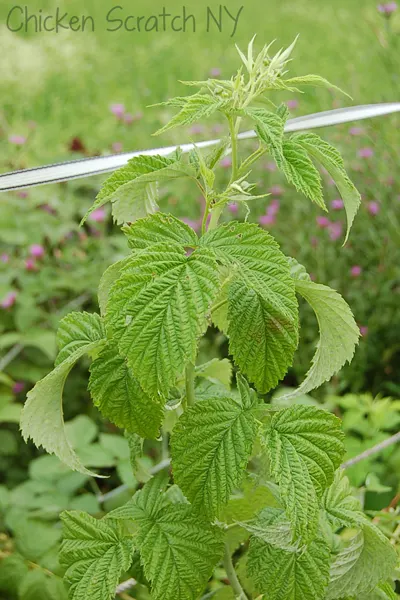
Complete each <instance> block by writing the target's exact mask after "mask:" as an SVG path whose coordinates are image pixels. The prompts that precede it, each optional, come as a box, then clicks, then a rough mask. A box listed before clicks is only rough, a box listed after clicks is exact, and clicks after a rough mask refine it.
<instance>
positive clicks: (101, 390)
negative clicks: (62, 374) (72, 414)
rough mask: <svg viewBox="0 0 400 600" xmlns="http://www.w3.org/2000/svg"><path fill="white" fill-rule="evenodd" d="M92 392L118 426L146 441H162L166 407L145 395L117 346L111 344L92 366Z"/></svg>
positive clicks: (101, 407) (106, 414) (100, 406)
mask: <svg viewBox="0 0 400 600" xmlns="http://www.w3.org/2000/svg"><path fill="white" fill-rule="evenodd" d="M89 390H90V392H91V395H92V398H93V401H94V404H95V405H96V406H98V408H99V409H100V411H101V412H102V414H103V415H104V416H105V417H106V418H107V419H109V420H110V421H112V422H113V423H114V424H115V425H117V426H118V427H121V428H124V429H126V430H127V431H129V432H132V433H137V434H139V435H141V436H142V437H144V438H146V437H147V438H156V437H158V435H159V431H160V425H161V421H162V419H163V415H164V411H163V407H162V405H161V404H160V403H158V402H157V401H155V400H153V399H152V398H150V397H149V396H148V395H147V394H145V393H144V392H143V390H142V389H141V387H140V385H139V383H138V381H137V379H136V378H135V377H134V376H133V374H132V371H131V370H130V368H129V367H128V365H127V362H126V359H124V358H123V357H122V356H120V355H119V354H118V346H117V343H116V342H108V343H107V345H106V347H105V348H103V350H102V351H101V353H100V355H99V356H98V357H97V359H96V360H95V361H94V362H93V363H92V365H91V367H90V381H89Z"/></svg>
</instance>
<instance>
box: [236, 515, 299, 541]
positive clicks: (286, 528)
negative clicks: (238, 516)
mask: <svg viewBox="0 0 400 600" xmlns="http://www.w3.org/2000/svg"><path fill="white" fill-rule="evenodd" d="M238 523H239V525H242V527H244V528H245V529H246V530H247V531H248V532H249V533H251V534H252V535H253V536H254V537H256V538H258V539H260V540H262V541H263V542H265V543H266V544H269V545H271V546H274V547H276V548H280V549H281V550H285V551H287V552H296V551H297V550H298V549H299V544H298V543H297V542H296V543H293V532H292V526H291V523H290V521H288V520H287V517H286V515H285V512H284V511H283V510H282V509H281V508H276V507H268V508H265V509H264V510H262V511H261V512H260V513H259V514H258V515H257V517H256V518H255V519H251V520H249V521H247V522H246V523H243V522H240V521H238Z"/></svg>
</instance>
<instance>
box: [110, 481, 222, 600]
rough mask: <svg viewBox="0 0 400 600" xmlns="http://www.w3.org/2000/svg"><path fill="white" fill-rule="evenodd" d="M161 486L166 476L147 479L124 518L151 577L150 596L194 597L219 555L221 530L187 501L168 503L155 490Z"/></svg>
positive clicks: (162, 598)
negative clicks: (131, 522) (130, 523)
mask: <svg viewBox="0 0 400 600" xmlns="http://www.w3.org/2000/svg"><path fill="white" fill-rule="evenodd" d="M164 489H165V479H164V481H163V480H162V479H161V480H160V478H159V477H155V478H153V479H152V480H150V481H149V482H148V483H147V484H146V485H145V486H144V488H143V489H142V490H141V491H139V492H137V493H136V494H135V496H134V497H133V500H132V501H131V502H130V503H129V505H130V507H129V511H128V514H127V518H131V519H133V520H134V523H135V525H136V527H137V528H138V530H137V532H136V534H135V538H134V539H135V544H136V545H137V546H138V548H139V550H140V556H141V562H142V564H143V566H144V572H145V576H146V578H147V579H148V580H149V581H150V582H151V597H152V598H153V599H154V600H197V598H198V597H199V595H200V594H201V592H202V591H203V589H204V587H205V585H206V584H207V581H208V579H209V577H210V576H211V574H212V572H213V569H214V567H215V565H216V563H217V562H218V560H219V559H220V558H221V555H222V552H223V541H222V538H223V534H222V532H221V530H220V529H219V528H217V527H213V526H212V525H210V523H208V522H207V521H206V520H203V519H202V518H201V517H199V516H198V515H197V514H196V513H194V512H193V508H192V507H191V506H190V505H189V504H179V503H178V504H177V503H171V502H169V501H168V498H167V497H166V495H165V494H162V493H160V492H162V491H163V490H164ZM121 510H122V509H117V511H119V512H120V513H121ZM117 511H113V513H110V516H111V518H115V516H114V515H115V513H116V512H117ZM117 516H118V515H117ZM102 600H103V599H102Z"/></svg>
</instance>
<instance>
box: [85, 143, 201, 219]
mask: <svg viewBox="0 0 400 600" xmlns="http://www.w3.org/2000/svg"><path fill="white" fill-rule="evenodd" d="M195 175H196V174H195V172H194V170H193V169H192V167H190V165H187V164H185V163H183V162H181V161H180V160H177V159H176V157H174V158H168V157H166V156H159V155H155V156H147V155H141V156H137V157H135V158H132V159H131V160H129V161H128V163H127V164H126V165H125V166H124V167H122V168H121V169H118V171H115V172H114V173H113V174H112V175H111V176H110V177H109V178H108V179H107V180H106V181H105V182H104V184H103V187H102V188H101V190H100V192H99V194H98V195H97V197H96V200H95V202H94V204H93V206H92V207H91V208H90V209H89V211H88V212H87V213H86V215H85V216H84V218H83V219H82V224H83V223H84V222H85V221H86V219H87V217H88V216H89V215H90V214H91V213H92V212H93V211H94V210H95V209H96V208H99V207H100V206H103V205H104V204H106V203H107V202H112V203H113V215H114V219H115V220H116V222H117V223H118V224H121V223H123V222H127V221H136V219H140V218H142V217H145V216H146V215H147V214H148V213H153V212H155V211H156V210H157V183H158V182H160V181H166V180H170V179H177V178H179V177H194V176H195Z"/></svg>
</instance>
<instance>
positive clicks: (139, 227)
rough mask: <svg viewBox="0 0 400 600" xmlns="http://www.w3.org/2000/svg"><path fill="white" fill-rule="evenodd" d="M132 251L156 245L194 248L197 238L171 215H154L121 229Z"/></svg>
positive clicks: (189, 228)
mask: <svg viewBox="0 0 400 600" xmlns="http://www.w3.org/2000/svg"><path fill="white" fill-rule="evenodd" d="M122 231H123V232H124V233H125V235H126V237H127V238H128V243H129V246H130V247H131V248H132V249H133V250H143V249H144V248H149V247H151V246H152V245H153V244H157V243H165V244H168V243H173V244H180V245H181V246H185V247H189V248H194V247H195V246H197V244H198V238H197V235H196V234H195V232H194V231H193V229H192V228H191V227H189V226H188V225H186V223H183V221H180V220H179V219H177V218H176V217H173V216H172V215H165V214H163V213H156V214H155V215H151V216H149V217H147V218H146V219H140V221H137V222H136V223H133V224H132V225H125V227H123V228H122Z"/></svg>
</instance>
